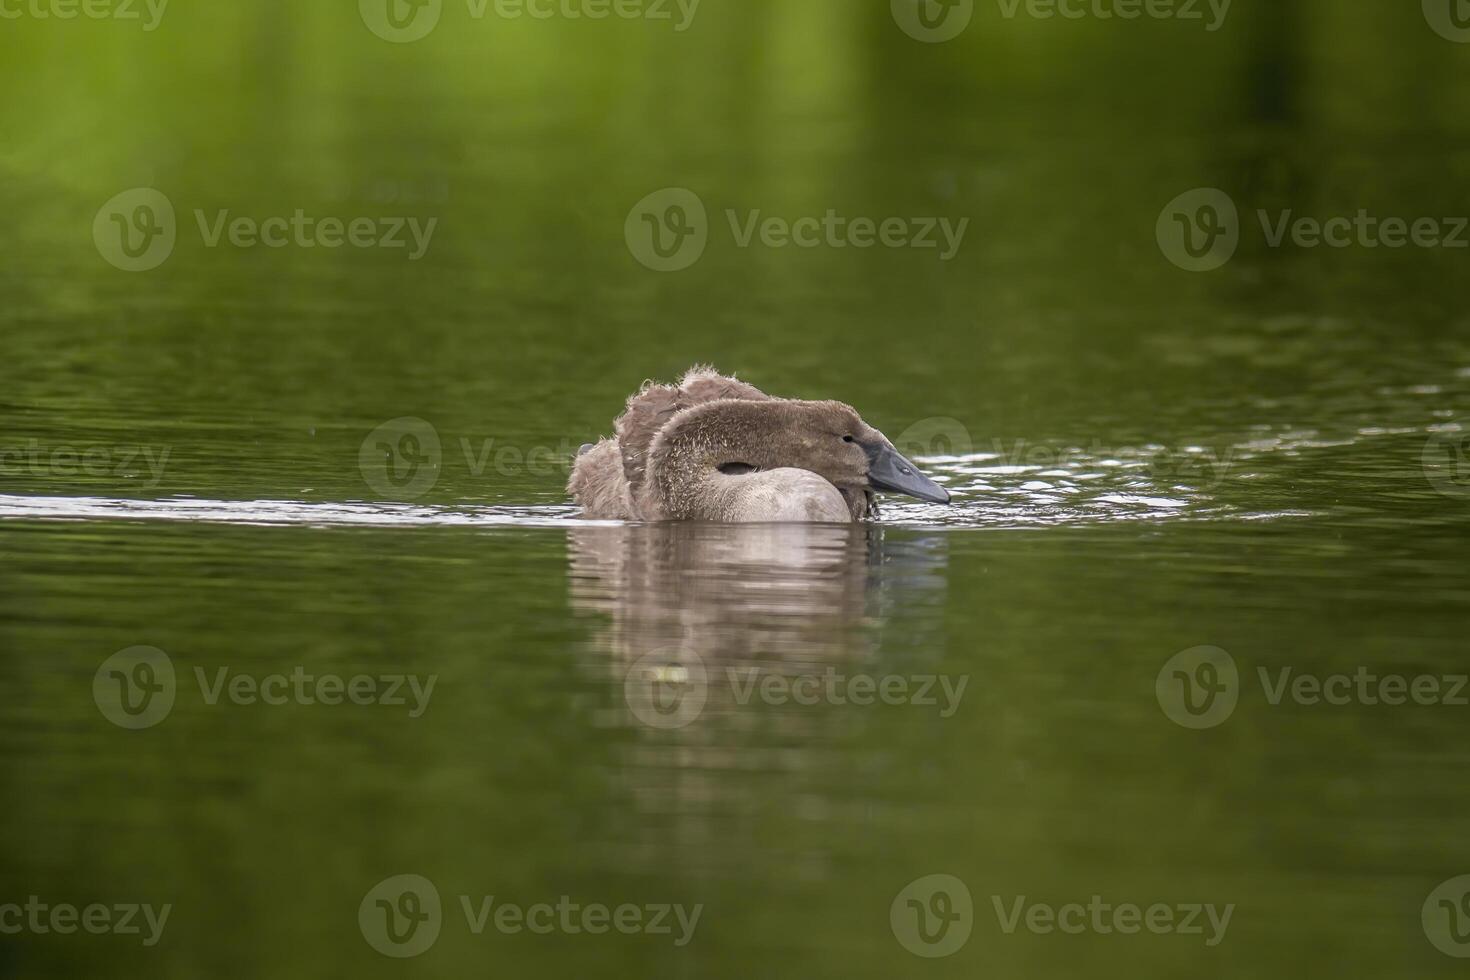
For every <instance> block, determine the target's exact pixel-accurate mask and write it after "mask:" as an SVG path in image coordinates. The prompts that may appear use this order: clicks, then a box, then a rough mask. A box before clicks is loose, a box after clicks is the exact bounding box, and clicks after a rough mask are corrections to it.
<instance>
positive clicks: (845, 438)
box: [842, 436, 857, 442]
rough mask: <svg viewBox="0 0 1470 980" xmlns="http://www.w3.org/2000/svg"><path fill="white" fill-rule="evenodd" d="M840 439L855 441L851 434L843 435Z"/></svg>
mask: <svg viewBox="0 0 1470 980" xmlns="http://www.w3.org/2000/svg"><path fill="white" fill-rule="evenodd" d="M842 441H843V442H857V440H856V439H854V438H853V437H852V436H843V437H842Z"/></svg>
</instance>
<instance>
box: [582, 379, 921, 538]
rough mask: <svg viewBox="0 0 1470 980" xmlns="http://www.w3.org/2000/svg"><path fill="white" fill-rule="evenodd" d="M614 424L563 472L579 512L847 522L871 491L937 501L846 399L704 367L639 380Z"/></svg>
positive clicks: (864, 506)
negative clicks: (789, 395) (794, 396)
mask: <svg viewBox="0 0 1470 980" xmlns="http://www.w3.org/2000/svg"><path fill="white" fill-rule="evenodd" d="M616 428H617V432H618V438H617V439H612V440H608V439H604V440H603V441H602V442H600V443H598V444H597V445H596V446H591V447H586V448H584V450H583V452H582V453H581V454H580V455H579V456H578V458H577V462H576V465H575V466H574V468H573V470H572V477H571V481H570V482H569V483H568V486H567V489H568V491H569V492H570V493H571V494H572V495H573V497H575V498H576V500H577V502H578V503H580V504H581V505H582V507H583V511H584V514H585V515H586V516H587V517H592V518H612V519H622V520H645V521H666V520H707V521H731V522H753V521H829V522H849V521H856V520H862V519H863V518H866V517H869V516H876V510H877V508H876V506H875V505H874V503H873V492H874V491H875V490H883V491H892V492H897V493H905V494H909V495H910V496H914V497H918V498H919V499H921V500H928V501H932V502H935V503H948V502H949V494H948V493H947V492H946V491H945V490H944V489H943V488H942V487H940V486H939V485H937V484H935V483H934V482H933V481H932V480H930V479H929V478H928V477H926V476H924V475H923V474H922V473H920V472H919V471H918V468H917V467H916V466H914V464H913V463H911V462H909V461H908V460H907V459H905V458H904V457H903V456H902V455H900V454H899V452H898V451H897V450H896V449H894V448H893V444H892V443H890V442H889V441H888V439H887V438H886V437H884V435H883V433H881V432H879V431H878V430H877V429H874V428H873V427H871V426H869V425H867V424H866V423H865V422H863V420H862V418H861V417H860V416H859V415H858V413H857V412H856V411H854V410H853V409H852V408H851V407H850V406H848V405H844V404H843V403H841V402H835V401H820V402H808V401H794V400H789V399H783V398H771V397H769V396H767V395H765V394H764V393H763V392H761V391H759V390H758V389H756V388H753V387H751V386H750V385H747V384H745V383H744V382H740V381H736V380H735V379H733V378H724V377H721V376H720V375H718V374H715V373H714V372H713V371H710V370H708V369H695V370H694V371H691V372H690V373H689V374H687V375H686V376H685V377H684V379H683V381H682V382H681V383H680V385H679V386H678V387H677V388H675V387H669V386H652V387H649V388H645V389H644V390H643V391H642V392H640V393H639V394H638V395H635V396H634V397H633V398H631V399H629V402H628V411H627V412H625V413H624V414H623V416H622V417H620V418H619V419H618V421H617V423H616Z"/></svg>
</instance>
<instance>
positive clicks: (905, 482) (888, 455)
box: [863, 440, 949, 504]
mask: <svg viewBox="0 0 1470 980" xmlns="http://www.w3.org/2000/svg"><path fill="white" fill-rule="evenodd" d="M863 448H864V449H865V450H866V451H867V453H868V482H869V483H871V484H872V485H873V489H874V490H883V491H885V492H887V493H905V494H908V495H909V496H910V497H918V498H919V499H920V500H927V501H929V503H931V504H947V503H949V491H948V490H946V489H944V488H943V487H941V486H940V485H939V484H937V483H935V482H934V481H933V480H931V479H929V478H928V477H927V476H925V475H924V474H923V473H920V472H919V468H918V467H917V466H915V465H914V464H913V463H911V462H909V461H908V460H907V459H905V458H904V457H903V455H902V454H901V453H899V451H898V450H897V449H894V448H893V447H892V446H891V445H889V444H888V443H887V441H886V440H885V441H884V442H882V443H879V444H877V445H869V446H864V447H863Z"/></svg>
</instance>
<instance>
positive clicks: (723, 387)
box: [613, 367, 770, 494]
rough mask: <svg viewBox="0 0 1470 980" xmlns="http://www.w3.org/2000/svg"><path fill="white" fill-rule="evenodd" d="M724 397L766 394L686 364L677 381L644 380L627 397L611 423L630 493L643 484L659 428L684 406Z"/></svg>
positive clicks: (751, 398)
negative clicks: (623, 408) (629, 396)
mask: <svg viewBox="0 0 1470 980" xmlns="http://www.w3.org/2000/svg"><path fill="white" fill-rule="evenodd" d="M726 398H736V399H740V400H742V401H766V400H768V399H769V398H770V396H769V395H767V394H766V393H765V392H763V391H761V390H760V389H759V388H757V387H755V386H754V385H749V384H746V383H745V382H744V381H740V380H738V379H736V378H733V377H730V378H727V377H725V376H724V375H722V374H720V373H718V372H717V371H715V369H714V368H711V367H694V368H690V369H689V372H688V373H687V374H685V375H684V377H683V378H681V379H680V381H679V383H678V385H662V384H657V383H655V382H652V381H646V382H644V384H643V388H642V390H640V391H639V392H638V394H636V395H633V396H632V397H631V398H629V399H628V407H627V408H626V409H625V410H624V411H623V414H622V415H620V416H618V420H617V421H616V422H614V423H613V431H614V432H616V433H617V442H618V446H619V448H620V449H621V450H622V454H623V474H624V476H625V477H626V479H627V481H628V488H629V490H630V491H631V493H632V494H637V493H638V491H639V490H640V489H641V488H642V486H643V482H644V477H645V475H646V474H647V472H648V450H649V448H650V447H651V446H652V445H653V440H654V438H655V437H656V436H657V435H658V434H659V430H661V429H662V428H663V427H664V426H665V425H667V424H668V423H669V421H670V420H671V419H673V417H674V416H675V415H677V414H678V413H679V412H682V411H683V410H684V409H686V408H692V407H693V406H695V405H702V404H704V403H705V402H712V401H718V400H720V399H726Z"/></svg>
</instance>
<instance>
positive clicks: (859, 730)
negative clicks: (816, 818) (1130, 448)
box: [569, 524, 946, 864]
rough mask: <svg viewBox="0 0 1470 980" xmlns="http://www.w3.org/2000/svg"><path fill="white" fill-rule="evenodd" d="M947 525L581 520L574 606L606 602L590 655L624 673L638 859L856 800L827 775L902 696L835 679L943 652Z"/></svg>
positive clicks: (719, 855)
mask: <svg viewBox="0 0 1470 980" xmlns="http://www.w3.org/2000/svg"><path fill="white" fill-rule="evenodd" d="M945 541H946V539H945V537H944V535H943V534H929V535H921V534H916V533H915V532H913V531H909V530H905V531H900V532H894V531H885V529H883V528H881V527H871V526H863V525H858V526H852V527H848V526H840V525H745V526H739V525H714V524H666V525H633V526H615V527H588V528H577V529H575V530H573V531H571V532H570V543H569V548H570V553H571V554H570V557H571V575H570V578H569V581H570V588H571V600H572V606H573V608H574V609H575V610H576V611H577V612H578V613H580V614H591V615H592V616H593V617H594V618H595V621H594V628H593V633H592V646H593V649H594V656H593V657H592V658H590V661H589V665H588V670H589V673H591V674H592V676H593V677H594V678H595V679H596V680H597V681H599V682H601V683H605V684H606V685H607V687H606V695H605V697H604V698H603V699H602V703H603V704H604V705H605V706H606V707H607V709H608V710H607V711H606V713H605V716H604V718H603V723H604V724H605V725H607V726H609V727H612V728H616V729H618V730H620V731H622V732H623V735H622V736H621V737H619V738H617V739H616V740H615V744H616V746H617V753H618V761H617V767H618V772H617V774H616V776H615V777H614V778H615V780H616V781H617V782H618V783H619V784H620V785H622V786H623V787H624V789H625V790H627V791H628V792H630V793H631V794H632V796H633V798H634V799H635V800H636V801H637V804H636V808H635V812H633V813H630V820H632V821H633V823H632V824H631V825H630V826H628V827H626V828H623V832H622V833H618V832H616V831H614V833H616V834H617V836H618V838H620V843H621V844H623V845H624V846H628V847H634V848H638V849H640V850H642V851H643V853H642V854H641V855H640V856H637V857H633V856H629V857H630V859H631V860H633V861H634V862H635V863H640V862H641V861H642V860H644V859H646V860H660V857H659V856H660V855H662V859H666V858H667V857H668V849H669V848H670V847H671V846H677V848H678V850H679V851H680V853H681V855H682V856H683V857H684V858H686V859H689V860H693V861H695V862H696V863H699V864H703V863H706V862H708V861H736V860H738V859H739V855H740V850H739V849H738V848H731V847H730V846H729V845H730V844H731V842H732V840H733V839H738V838H739V837H741V836H748V835H749V833H750V832H751V829H750V824H749V823H748V821H747V818H748V817H749V816H751V815H752V814H753V813H755V812H770V813H772V814H773V815H776V814H779V815H781V816H779V817H778V819H782V820H785V819H790V818H791V817H792V816H795V815H798V814H805V815H807V816H810V815H812V814H813V813H814V812H818V811H819V812H822V813H826V812H829V811H830V810H831V808H832V807H833V806H837V805H840V804H839V803H838V801H836V800H834V799H832V798H831V797H830V796H829V795H828V793H827V792H826V791H825V790H824V789H823V788H822V787H823V786H824V785H827V787H828V789H831V788H833V787H834V785H835V784H831V782H830V780H831V774H832V773H834V772H840V771H844V770H845V771H847V772H848V775H849V777H850V776H851V775H852V772H851V769H852V766H853V765H856V766H859V767H861V766H863V765H865V764H866V763H864V762H863V759H864V758H870V757H871V754H872V753H873V752H874V751H875V750H881V745H882V739H883V737H884V736H883V725H882V722H881V717H882V713H883V712H885V711H891V709H889V708H887V707H886V706H885V705H884V704H882V703H881V702H879V701H878V700H876V699H873V700H871V701H870V702H869V703H868V704H866V705H859V704H856V703H854V702H853V701H852V700H851V699H849V698H848V697H847V696H846V693H847V692H846V691H845V690H843V689H841V688H838V690H839V694H838V696H837V697H836V698H833V697H832V696H830V695H829V693H828V692H829V691H830V690H831V689H832V687H831V684H830V682H829V680H828V678H829V677H830V676H831V675H833V674H836V675H838V676H839V677H841V678H851V677H854V676H856V675H865V676H872V677H877V676H882V675H889V674H903V675H909V674H913V673H916V672H922V670H923V669H924V665H925V664H932V663H933V662H935V661H937V660H938V659H939V658H940V657H941V656H942V654H943V646H942V644H943V630H942V619H941V617H942V614H943V605H944V596H945V582H946V577H945V563H946V545H945ZM931 669H932V667H931ZM845 785H848V786H849V787H850V785H851V783H850V781H847V782H845ZM609 829H611V828H609ZM715 838H718V839H719V840H721V841H722V842H723V843H724V845H725V846H724V847H723V848H721V849H718V850H717V851H711V850H708V849H706V845H708V844H710V843H712V842H713V839H715ZM634 841H636V843H633V842H634ZM686 847H687V848H688V850H686ZM814 857H815V854H814V853H813V852H811V851H807V852H806V854H805V859H812V858H814Z"/></svg>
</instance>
